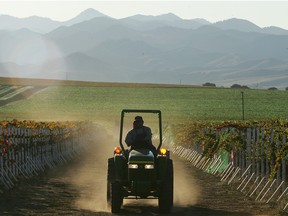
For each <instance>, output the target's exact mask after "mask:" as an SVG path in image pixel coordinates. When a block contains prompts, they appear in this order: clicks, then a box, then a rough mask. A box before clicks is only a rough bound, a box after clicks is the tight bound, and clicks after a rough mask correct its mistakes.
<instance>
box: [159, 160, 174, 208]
mask: <svg viewBox="0 0 288 216" xmlns="http://www.w3.org/2000/svg"><path fill="white" fill-rule="evenodd" d="M173 181H174V178H173V161H172V160H171V159H168V160H167V172H166V178H165V180H164V181H163V182H162V184H161V188H160V194H159V198H158V206H159V210H160V212H161V213H169V212H170V211H171V208H172V207H173V190H174V185H173Z"/></svg>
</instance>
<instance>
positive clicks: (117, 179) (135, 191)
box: [107, 109, 173, 213]
mask: <svg viewBox="0 0 288 216" xmlns="http://www.w3.org/2000/svg"><path fill="white" fill-rule="evenodd" d="M126 113H148V114H150V113H151V114H157V115H158V119H159V145H158V147H157V150H156V153H155V152H154V153H152V151H150V150H149V149H145V148H137V149H133V150H128V149H125V148H124V145H123V143H122V135H123V123H124V116H125V114H126ZM161 146H162V118H161V111H160V110H128V109H125V110H122V112H121V126H120V147H116V148H115V149H114V157H112V158H109V159H108V174H107V204H108V207H109V208H110V209H111V212H112V213H118V212H119V211H120V209H121V207H122V205H123V199H158V206H159V211H160V212H161V213H169V212H170V211H171V208H172V206H173V161H172V160H171V159H170V152H169V150H166V149H164V148H161Z"/></svg>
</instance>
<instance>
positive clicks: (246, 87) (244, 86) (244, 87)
mask: <svg viewBox="0 0 288 216" xmlns="http://www.w3.org/2000/svg"><path fill="white" fill-rule="evenodd" d="M242 88H243V89H250V88H249V87H248V86H246V85H243V86H242Z"/></svg>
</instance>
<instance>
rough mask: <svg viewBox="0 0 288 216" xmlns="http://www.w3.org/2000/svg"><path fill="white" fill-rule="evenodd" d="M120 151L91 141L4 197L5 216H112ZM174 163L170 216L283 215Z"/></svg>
mask: <svg viewBox="0 0 288 216" xmlns="http://www.w3.org/2000/svg"><path fill="white" fill-rule="evenodd" d="M92 140H93V141H92ZM95 140H96V141H95ZM104 140H105V141H104ZM107 140H109V141H108V142H107ZM94 141H95V142H94ZM115 145H117V140H116V139H115V138H113V137H109V139H107V137H105V139H101V138H99V137H98V138H97V139H96V138H95V139H91V142H90V145H89V146H88V147H87V149H88V151H87V153H86V154H84V155H82V156H81V157H79V158H76V159H75V160H74V161H73V162H71V163H69V164H66V165H63V166H59V167H57V168H56V169H54V170H50V171H47V172H46V173H44V174H41V175H39V176H36V177H34V178H32V179H30V180H25V181H23V182H21V183H19V184H18V186H17V187H16V188H15V189H13V190H12V191H9V192H8V193H6V194H2V195H0V196H1V198H0V215H31V216H34V215H97V216H98V215H103V216H105V215H111V213H109V211H108V210H107V209H106V172H107V171H106V170H107V158H108V157H111V155H112V152H113V148H114V146H115ZM173 159H174V172H175V174H174V178H175V189H174V190H175V198H174V201H175V205H174V208H173V211H172V213H171V214H170V215H172V216H176V215H181V216H185V215H187V216H188V215H194V216H202V215H203V216H204V215H205V216H210V215H211V216H212V215H213V216H224V215H229V216H230V215H231V216H252V215H258V216H260V215H262V216H264V215H277V214H276V213H277V211H276V210H273V208H271V207H270V206H267V205H263V204H259V203H255V202H253V201H251V200H248V199H247V197H245V196H244V195H242V194H241V193H240V192H238V191H235V190H233V189H231V188H229V187H228V185H227V184H225V183H222V182H220V181H219V179H217V178H216V177H214V176H211V175H209V174H206V173H203V172H202V171H200V170H197V169H196V168H194V167H192V166H191V164H189V163H188V162H186V161H183V160H181V159H179V158H178V157H177V156H173ZM120 215H131V216H132V215H148V216H154V215H160V214H159V213H158V207H157V200H148V201H147V200H146V201H145V200H134V201H131V200H125V201H124V208H123V210H122V211H121V213H120Z"/></svg>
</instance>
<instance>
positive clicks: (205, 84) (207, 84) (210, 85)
mask: <svg viewBox="0 0 288 216" xmlns="http://www.w3.org/2000/svg"><path fill="white" fill-rule="evenodd" d="M202 86H207V87H216V85H215V84H214V83H210V82H206V83H204V84H203V85H202Z"/></svg>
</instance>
